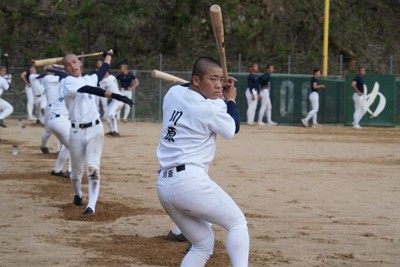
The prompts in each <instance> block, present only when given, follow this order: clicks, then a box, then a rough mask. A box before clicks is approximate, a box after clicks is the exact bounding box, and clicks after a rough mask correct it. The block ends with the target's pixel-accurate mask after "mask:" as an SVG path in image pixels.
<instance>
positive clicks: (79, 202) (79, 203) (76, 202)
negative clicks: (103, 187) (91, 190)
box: [72, 195, 83, 206]
mask: <svg viewBox="0 0 400 267" xmlns="http://www.w3.org/2000/svg"><path fill="white" fill-rule="evenodd" d="M72 203H74V205H75V206H83V197H79V196H77V195H75V196H74V201H73V202H72Z"/></svg>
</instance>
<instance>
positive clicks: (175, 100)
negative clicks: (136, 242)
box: [157, 57, 249, 267]
mask: <svg viewBox="0 0 400 267" xmlns="http://www.w3.org/2000/svg"><path fill="white" fill-rule="evenodd" d="M223 82H224V77H223V74H222V68H221V66H220V65H219V63H218V62H216V61H215V60H213V59H211V58H207V57H202V58H199V59H198V60H196V62H195V63H194V66H193V72H192V78H191V82H190V84H185V85H176V86H174V87H172V88H171V89H170V90H169V91H168V93H167V94H166V95H165V98H164V103H163V124H162V132H161V137H160V144H159V146H158V150H157V157H158V162H159V167H160V170H159V174H158V182H157V192H158V197H159V199H160V202H161V205H162V206H163V208H164V209H165V210H166V211H167V213H168V215H169V216H170V217H171V219H172V220H173V221H174V222H175V223H176V225H177V226H178V227H179V229H180V230H181V231H182V233H183V234H184V236H185V237H186V238H187V239H188V240H189V241H190V242H191V243H192V247H191V249H190V251H189V252H188V253H187V254H186V256H185V257H184V259H183V261H182V263H181V266H190V267H196V266H204V265H205V264H206V262H207V260H208V259H209V257H210V256H211V255H212V253H213V249H214V233H213V231H212V229H211V225H210V223H212V224H216V225H220V226H222V227H223V228H224V229H226V231H227V241H226V248H227V251H228V255H229V258H230V260H231V262H232V266H234V267H242V266H247V265H248V255H249V234H248V229H247V222H246V218H245V216H244V215H243V212H242V211H241V210H240V208H239V207H238V206H237V205H236V203H235V202H234V201H233V199H232V198H231V197H230V196H229V195H228V194H227V193H226V192H225V191H224V190H223V189H222V188H221V187H220V186H218V185H217V184H216V183H215V182H213V181H212V180H211V178H210V177H209V176H208V166H209V163H210V162H211V161H212V159H213V158H214V154H215V145H216V137H217V135H220V136H221V137H223V138H225V139H229V138H232V137H233V136H234V135H235V133H237V132H238V131H239V127H240V124H239V113H238V110H237V107H236V103H235V98H236V88H235V87H234V79H233V78H230V77H229V78H228V84H227V87H226V88H225V90H223ZM222 95H223V96H224V99H225V101H223V100H222V99H221V96H222Z"/></svg>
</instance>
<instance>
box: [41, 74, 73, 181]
mask: <svg viewBox="0 0 400 267" xmlns="http://www.w3.org/2000/svg"><path fill="white" fill-rule="evenodd" d="M64 77H65V76H64V75H61V76H60V75H58V76H56V75H54V74H53V73H52V72H50V71H48V74H47V75H46V76H45V77H44V78H43V79H44V80H43V84H44V87H45V88H46V93H47V91H48V90H52V92H51V93H47V95H48V102H49V105H48V107H49V108H48V112H47V116H48V117H47V122H46V128H47V129H48V131H49V132H50V133H52V134H54V135H55V136H56V137H57V139H58V140H59V142H60V143H61V144H62V146H61V149H60V152H59V153H58V155H57V160H56V163H55V166H54V168H53V170H52V171H51V175H53V176H60V177H65V178H69V176H70V174H71V161H70V160H69V159H70V153H69V135H70V128H71V122H70V120H69V115H68V110H67V107H66V106H65V102H64V97H63V92H62V91H61V89H62V88H61V87H59V80H60V79H61V78H64ZM67 160H68V163H69V166H68V171H66V172H63V171H62V169H63V167H64V164H65V163H66V161H67Z"/></svg>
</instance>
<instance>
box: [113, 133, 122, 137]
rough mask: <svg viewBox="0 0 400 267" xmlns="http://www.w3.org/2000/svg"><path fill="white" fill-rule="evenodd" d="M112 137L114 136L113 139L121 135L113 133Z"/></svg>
mask: <svg viewBox="0 0 400 267" xmlns="http://www.w3.org/2000/svg"><path fill="white" fill-rule="evenodd" d="M111 136H112V137H119V136H120V135H119V133H117V132H112V133H111Z"/></svg>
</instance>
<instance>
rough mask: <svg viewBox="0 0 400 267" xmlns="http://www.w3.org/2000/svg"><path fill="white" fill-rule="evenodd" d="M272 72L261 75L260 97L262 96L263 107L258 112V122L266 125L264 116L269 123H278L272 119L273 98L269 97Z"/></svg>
mask: <svg viewBox="0 0 400 267" xmlns="http://www.w3.org/2000/svg"><path fill="white" fill-rule="evenodd" d="M269 80H270V73H264V74H263V75H262V76H261V77H260V86H261V91H260V97H261V107H260V110H259V112H258V124H259V125H264V123H263V121H262V120H263V118H264V116H266V117H267V123H268V125H276V122H273V121H272V104H271V98H270V97H269V90H270V82H269Z"/></svg>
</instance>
